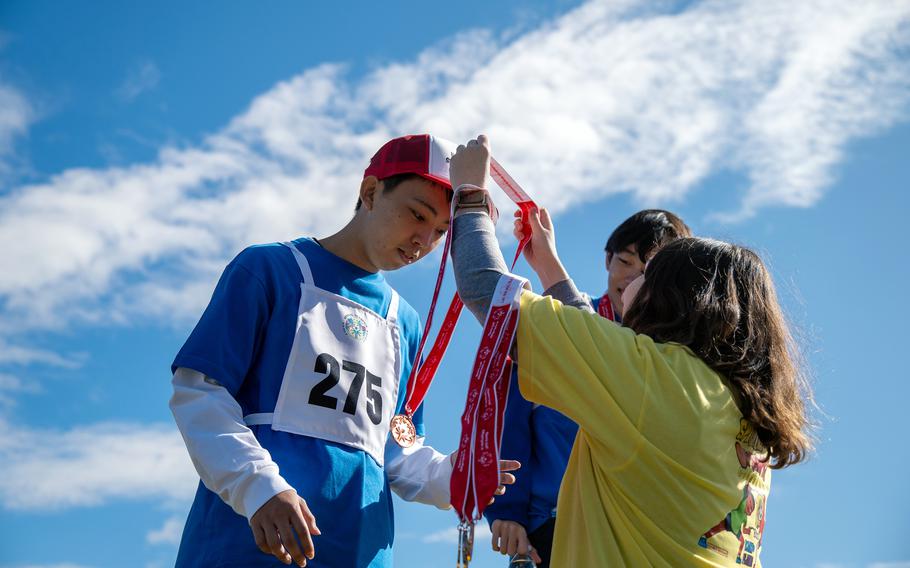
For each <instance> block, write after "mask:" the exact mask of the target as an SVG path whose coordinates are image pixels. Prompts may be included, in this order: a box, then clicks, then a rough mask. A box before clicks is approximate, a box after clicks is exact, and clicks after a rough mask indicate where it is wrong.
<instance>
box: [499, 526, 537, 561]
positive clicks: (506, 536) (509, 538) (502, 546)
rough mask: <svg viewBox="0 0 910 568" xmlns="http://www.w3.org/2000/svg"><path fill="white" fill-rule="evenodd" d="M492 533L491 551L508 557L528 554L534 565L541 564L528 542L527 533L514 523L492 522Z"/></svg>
mask: <svg viewBox="0 0 910 568" xmlns="http://www.w3.org/2000/svg"><path fill="white" fill-rule="evenodd" d="M490 530H491V531H492V533H493V550H495V551H497V552H499V553H500V554H507V555H509V556H510V557H511V556H515V555H516V554H528V555H530V556H531V560H533V561H534V563H535V564H540V563H541V558H540V555H539V554H537V551H536V550H534V547H532V546H531V542H530V541H529V540H528V531H527V530H525V528H524V527H523V526H522V525H520V524H519V523H516V522H515V521H503V520H499V519H497V520H495V521H493V526H492V527H490Z"/></svg>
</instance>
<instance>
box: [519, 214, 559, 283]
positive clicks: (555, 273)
mask: <svg viewBox="0 0 910 568" xmlns="http://www.w3.org/2000/svg"><path fill="white" fill-rule="evenodd" d="M515 217H516V219H515V226H514V228H513V229H512V234H514V235H515V238H516V239H518V240H519V241H521V239H522V238H524V236H525V234H524V228H523V227H522V224H521V211H516V212H515ZM528 224H529V225H530V227H531V240H530V242H528V245H527V246H526V247H525V250H524V256H525V260H527V261H528V265H529V266H530V267H531V268H532V269H533V270H534V272H536V273H537V276H538V277H539V278H540V284H541V286H543V289H544V290H546V289H547V288H549V287H550V286H552V285H553V284H556V283H557V282H561V281H563V280H566V279H568V278H569V275H568V273H567V272H566V269H565V268H564V267H563V265H562V262H561V261H560V260H559V255H557V253H556V231H555V229H554V228H553V221H551V220H550V212H549V211H547V210H546V209H545V208H543V207H541V208H540V210H539V211H536V210H535V211H531V214H530V215H529V218H528Z"/></svg>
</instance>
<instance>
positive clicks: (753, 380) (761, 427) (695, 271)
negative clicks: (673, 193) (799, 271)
mask: <svg viewBox="0 0 910 568" xmlns="http://www.w3.org/2000/svg"><path fill="white" fill-rule="evenodd" d="M623 322H624V325H626V326H628V327H630V328H631V329H633V330H634V331H635V332H636V333H642V334H645V335H648V336H650V337H651V338H653V339H654V340H655V341H659V342H675V343H680V344H682V345H685V346H687V347H688V348H689V349H691V350H692V351H693V352H694V353H695V354H696V355H698V356H699V357H701V359H703V360H704V361H705V363H707V364H708V366H709V367H711V368H712V369H714V370H715V371H717V372H718V373H719V374H720V375H721V376H723V377H725V378H726V380H727V381H728V383H729V385H730V387H731V389H732V391H733V392H734V395H735V398H736V400H737V404H738V405H739V408H740V411H741V412H742V413H743V416H744V417H745V418H746V419H747V420H748V421H749V422H751V424H752V426H753V427H754V428H755V430H756V432H757V434H758V436H759V439H760V440H761V441H762V443H763V444H764V445H765V447H766V448H767V449H768V455H767V457H766V458H767V459H768V460H769V461H771V467H774V468H783V467H786V466H788V465H793V464H795V463H798V462H800V461H802V460H803V459H805V458H806V457H807V454H808V453H809V452H810V451H811V449H812V446H813V443H812V438H811V436H810V434H809V429H810V424H809V419H808V416H807V411H806V402H810V401H812V391H811V388H810V386H809V384H808V380H807V378H806V374H805V371H804V367H803V365H801V364H800V363H799V361H800V357H799V354H798V352H797V350H796V348H795V343H794V341H793V338H792V336H791V335H790V332H789V329H788V327H787V324H786V321H785V319H784V316H783V313H782V312H781V309H780V305H779V304H778V300H777V293H776V292H775V290H774V284H773V283H772V281H771V277H770V275H769V274H768V271H767V269H766V268H765V265H764V264H763V263H762V261H761V259H760V258H759V257H758V255H757V254H755V253H754V252H752V251H751V250H749V249H747V248H744V247H740V246H737V245H733V244H730V243H725V242H722V241H716V240H711V239H701V238H684V239H679V240H676V241H674V242H671V243H669V244H667V245H666V246H664V247H663V248H662V249H661V250H660V251H659V252H658V253H657V254H656V255H655V256H654V258H653V259H652V260H651V262H650V263H649V264H648V266H647V268H646V269H645V278H644V283H643V284H642V287H641V289H640V290H639V291H638V294H637V295H636V296H635V299H634V300H633V302H632V305H631V306H630V307H629V309H628V311H627V312H626V314H625V316H624V318H623Z"/></svg>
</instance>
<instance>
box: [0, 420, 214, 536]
mask: <svg viewBox="0 0 910 568" xmlns="http://www.w3.org/2000/svg"><path fill="white" fill-rule="evenodd" d="M0 462H2V463H3V467H4V475H3V476H2V478H0V505H2V506H3V507H4V508H6V509H10V510H28V511H36V510H58V509H66V508H71V507H78V506H97V505H102V504H104V503H106V502H109V501H112V500H130V499H134V500H146V499H155V500H158V501H163V502H170V503H186V502H188V501H189V500H191V499H192V496H193V493H194V491H195V489H196V484H197V483H198V479H199V478H198V477H197V475H196V473H195V471H194V470H193V466H192V464H191V462H190V459H189V456H187V453H186V448H185V447H184V445H183V440H182V439H181V438H180V435H179V434H178V433H177V430H176V428H175V427H173V426H168V425H162V424H122V423H102V424H95V425H91V426H85V427H78V428H74V429H72V430H68V431H58V430H34V429H27V428H22V427H16V426H13V425H11V424H8V423H6V422H4V421H0ZM165 529H167V526H165V527H163V528H162V529H161V531H159V533H160V534H158V533H156V534H158V537H159V538H164V537H165V536H166V535H167V533H166V530H165Z"/></svg>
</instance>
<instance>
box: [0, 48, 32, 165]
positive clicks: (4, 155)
mask: <svg viewBox="0 0 910 568" xmlns="http://www.w3.org/2000/svg"><path fill="white" fill-rule="evenodd" d="M0 48H2V38H0ZM36 117H37V113H36V111H35V109H34V107H33V106H32V104H31V103H29V101H28V98H27V97H26V96H25V95H24V94H23V93H22V92H21V91H20V90H19V89H17V88H15V87H13V86H12V85H9V84H6V83H4V82H3V80H2V77H0V180H2V178H4V177H6V176H7V174H9V172H10V171H11V170H12V169H13V166H12V162H13V161H14V158H15V142H16V139H17V138H19V137H21V136H23V135H24V134H25V133H26V132H27V131H28V127H29V126H30V125H31V124H32V122H34V121H35V119H36Z"/></svg>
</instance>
